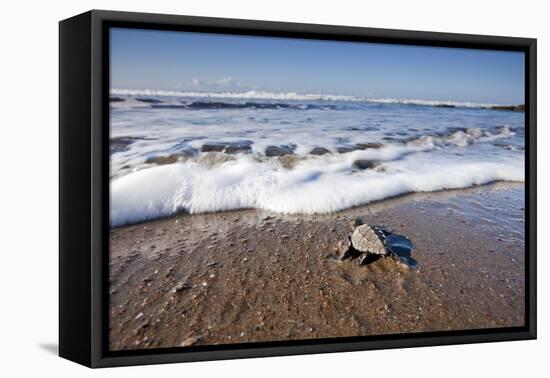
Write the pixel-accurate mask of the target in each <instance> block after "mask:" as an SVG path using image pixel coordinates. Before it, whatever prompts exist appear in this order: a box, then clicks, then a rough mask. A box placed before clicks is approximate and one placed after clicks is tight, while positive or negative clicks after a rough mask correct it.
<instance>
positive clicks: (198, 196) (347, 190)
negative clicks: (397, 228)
mask: <svg viewBox="0 0 550 378" xmlns="http://www.w3.org/2000/svg"><path fill="white" fill-rule="evenodd" d="M403 152H404V151H397V150H394V151H391V150H390V151H389V152H385V153H384V154H385V155H386V156H382V155H381V154H383V152H382V151H355V152H353V153H350V154H341V155H336V156H330V157H327V156H321V157H316V158H312V159H306V160H304V161H301V162H300V164H298V165H296V166H294V168H293V169H284V168H282V167H281V165H280V164H278V163H277V162H276V159H272V160H269V161H264V162H259V161H258V160H256V159H254V157H252V156H250V155H239V156H236V157H234V158H232V159H230V160H227V161H225V162H223V163H221V164H217V165H214V166H212V165H204V164H200V163H198V162H181V163H176V164H169V165H163V166H156V167H154V168H149V169H143V170H139V171H137V172H133V173H130V174H127V175H125V176H122V177H120V178H118V179H116V180H114V181H112V183H111V212H110V219H111V225H112V226H113V227H116V226H122V225H126V224H132V223H137V222H141V221H147V220H152V219H156V218H160V217H166V216H170V215H173V214H176V213H179V212H188V213H191V214H194V213H205V212H216V211H227V210H236V209H244V208H256V209H264V210H269V211H275V212H280V213H291V214H312V213H330V212H335V211H338V210H343V209H346V208H349V207H352V206H356V205H362V204H367V203H370V202H373V201H377V200H383V199H385V198H389V197H393V196H397V195H400V194H405V193H411V192H430V191H437V190H443V189H457V188H466V187H470V186H474V185H481V184H486V183H489V182H493V181H519V182H521V181H523V180H524V166H523V161H522V160H521V159H513V158H501V159H499V160H498V161H496V160H495V161H473V160H471V159H458V158H456V157H455V158H453V159H448V158H446V157H444V156H439V157H434V156H426V154H414V155H409V157H408V158H406V159H397V157H398V156H400V154H402V153H403ZM371 155H372V156H371ZM374 155H377V156H374ZM374 157H376V158H377V159H379V160H383V158H386V159H387V160H388V161H387V162H385V163H383V164H382V165H380V166H378V167H377V168H376V169H364V170H358V169H357V166H356V165H355V162H357V161H358V160H361V159H362V158H374Z"/></svg>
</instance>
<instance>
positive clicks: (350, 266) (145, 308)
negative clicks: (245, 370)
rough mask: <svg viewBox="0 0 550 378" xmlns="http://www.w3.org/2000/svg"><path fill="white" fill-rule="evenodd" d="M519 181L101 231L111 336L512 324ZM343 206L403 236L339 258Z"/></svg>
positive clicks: (133, 345)
mask: <svg viewBox="0 0 550 378" xmlns="http://www.w3.org/2000/svg"><path fill="white" fill-rule="evenodd" d="M523 196H524V186H523V184H504V183H501V184H493V185H486V186H482V187H478V188H474V189H468V190H456V191H444V192H438V193H428V194H413V195H407V196H402V197H399V198H395V199H390V200H386V201H383V202H379V203H376V204H371V205H367V206H361V207H357V208H354V209H350V210H346V211H342V212H338V213H336V214H330V215H307V216H287V215H281V214H275V213H269V212H264V211H258V210H240V211H231V212H224V213H214V214H202V215H185V214H182V215H178V216H175V217H171V218H166V219H161V220H156V221H152V222H147V223H141V224H136V225H132V226H127V227H120V228H115V229H112V230H111V235H110V243H111V258H110V348H111V349H112V350H123V349H143V348H158V347H173V346H188V345H211V344H229V343H246V342H262V341H278V340H300V339H316V338H331V337H343V336H359V335H360V336H364V335H379V334H396V333H410V332H425V331H444V330H463V329H477V328H495V327H510V326H522V325H524V306H525V303H524V288H525V286H524V285H525V282H524V261H525V259H524V249H525V247H524V231H523V230H524V222H525V219H524V214H525V209H524V207H523V206H524V203H523ZM356 217H362V218H363V219H364V220H365V221H366V222H367V223H376V224H384V225H385V226H387V227H390V228H392V229H393V230H394V231H395V232H396V233H399V234H402V235H405V236H407V237H408V238H409V239H411V241H412V242H413V244H414V249H413V252H412V257H413V258H414V259H415V260H416V261H417V262H418V266H417V267H416V269H411V268H410V267H407V266H406V265H404V264H402V263H400V262H398V261H396V260H394V259H393V258H380V259H378V260H376V261H374V262H372V263H370V264H368V265H359V264H358V261H357V260H345V261H339V260H338V259H337V258H335V255H336V252H335V247H336V245H337V243H338V241H339V240H342V239H345V238H346V237H347V236H348V235H349V234H350V232H351V231H352V226H351V224H352V223H353V220H354V219H355V218H356Z"/></svg>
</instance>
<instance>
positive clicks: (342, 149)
mask: <svg viewBox="0 0 550 378" xmlns="http://www.w3.org/2000/svg"><path fill="white" fill-rule="evenodd" d="M357 150H358V148H357V147H356V146H354V147H338V148H337V149H336V151H338V152H339V153H341V154H346V153H348V152H352V151H357Z"/></svg>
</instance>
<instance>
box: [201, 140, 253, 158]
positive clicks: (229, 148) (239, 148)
mask: <svg viewBox="0 0 550 378" xmlns="http://www.w3.org/2000/svg"><path fill="white" fill-rule="evenodd" d="M251 145H252V142H250V141H242V142H230V143H225V142H220V143H205V144H203V145H202V147H201V152H224V153H226V154H231V155H233V154H238V153H248V152H251V151H252V147H251Z"/></svg>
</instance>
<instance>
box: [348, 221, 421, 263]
mask: <svg viewBox="0 0 550 378" xmlns="http://www.w3.org/2000/svg"><path fill="white" fill-rule="evenodd" d="M353 226H354V227H355V228H354V230H353V233H352V234H351V237H349V238H348V239H347V240H346V241H341V242H340V243H338V246H337V251H338V252H339V255H340V259H341V260H345V259H347V258H350V257H351V258H354V257H359V259H360V260H359V261H360V264H364V263H365V262H366V261H368V256H392V257H394V258H397V259H398V260H399V261H401V262H403V263H405V264H406V265H408V266H410V267H415V266H416V260H414V259H413V258H412V257H411V256H410V254H411V251H412V243H411V241H410V240H409V239H408V238H406V237H405V236H403V235H397V234H394V233H393V232H392V231H390V230H388V229H386V228H384V227H382V226H378V225H368V224H364V222H363V221H362V220H361V219H360V218H358V219H356V220H355V222H354V224H353Z"/></svg>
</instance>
